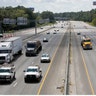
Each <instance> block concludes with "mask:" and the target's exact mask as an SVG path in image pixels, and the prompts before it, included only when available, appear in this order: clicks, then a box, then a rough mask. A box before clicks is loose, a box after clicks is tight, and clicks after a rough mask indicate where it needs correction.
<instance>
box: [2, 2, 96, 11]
mask: <svg viewBox="0 0 96 96" xmlns="http://www.w3.org/2000/svg"><path fill="white" fill-rule="evenodd" d="M93 1H96V0H0V7H8V6H12V7H17V6H18V5H20V6H24V7H27V8H28V7H33V8H34V12H43V11H51V12H53V13H60V12H78V11H90V10H91V9H94V8H96V5H95V6H93Z"/></svg>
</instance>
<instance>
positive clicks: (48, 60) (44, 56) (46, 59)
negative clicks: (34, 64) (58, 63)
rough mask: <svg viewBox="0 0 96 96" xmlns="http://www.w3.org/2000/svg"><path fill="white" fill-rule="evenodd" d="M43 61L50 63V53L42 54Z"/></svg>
mask: <svg viewBox="0 0 96 96" xmlns="http://www.w3.org/2000/svg"><path fill="white" fill-rule="evenodd" d="M43 62H48V63H49V62H50V57H49V55H48V54H43V55H42V56H41V63H43Z"/></svg>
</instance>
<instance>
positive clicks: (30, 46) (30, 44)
mask: <svg viewBox="0 0 96 96" xmlns="http://www.w3.org/2000/svg"><path fill="white" fill-rule="evenodd" d="M27 47H28V48H34V47H36V44H34V43H28V44H27Z"/></svg>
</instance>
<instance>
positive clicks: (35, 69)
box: [27, 68, 38, 72]
mask: <svg viewBox="0 0 96 96" xmlns="http://www.w3.org/2000/svg"><path fill="white" fill-rule="evenodd" d="M37 71H38V69H37V68H29V69H27V72H37Z"/></svg>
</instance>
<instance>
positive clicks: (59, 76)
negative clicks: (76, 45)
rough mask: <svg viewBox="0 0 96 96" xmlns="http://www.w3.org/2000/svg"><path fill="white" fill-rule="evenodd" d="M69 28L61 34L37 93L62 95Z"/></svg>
mask: <svg viewBox="0 0 96 96" xmlns="http://www.w3.org/2000/svg"><path fill="white" fill-rule="evenodd" d="M68 37H69V30H67V31H66V33H65V34H64V36H63V39H62V41H61V42H60V46H59V48H58V49H57V52H56V53H55V56H54V58H53V61H52V62H51V63H50V66H49V69H48V72H47V73H46V75H45V79H44V81H43V82H42V84H41V85H40V88H39V90H38V95H63V92H64V79H65V68H66V60H67V51H68V50H67V49H68Z"/></svg>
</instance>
